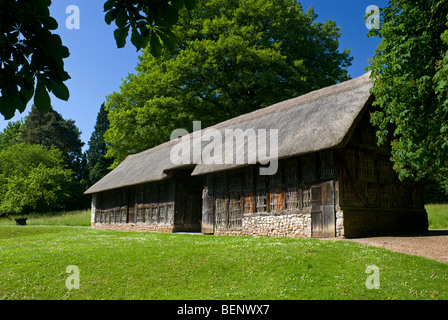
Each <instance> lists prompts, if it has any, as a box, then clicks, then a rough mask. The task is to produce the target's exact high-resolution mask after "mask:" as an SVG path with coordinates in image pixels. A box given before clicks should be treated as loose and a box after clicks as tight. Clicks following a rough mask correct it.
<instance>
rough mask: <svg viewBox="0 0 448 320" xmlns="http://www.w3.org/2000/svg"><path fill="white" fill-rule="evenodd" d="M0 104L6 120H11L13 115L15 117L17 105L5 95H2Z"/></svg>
mask: <svg viewBox="0 0 448 320" xmlns="http://www.w3.org/2000/svg"><path fill="white" fill-rule="evenodd" d="M0 106H2V107H1V110H0V111H1V113H2V115H3V116H4V117H5V120H9V119H11V118H12V117H14V114H15V111H16V107H15V105H14V104H13V103H12V102H11V100H9V99H8V98H7V97H5V96H1V97H0Z"/></svg>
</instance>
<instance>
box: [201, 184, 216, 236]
mask: <svg viewBox="0 0 448 320" xmlns="http://www.w3.org/2000/svg"><path fill="white" fill-rule="evenodd" d="M214 202H215V201H214V200H213V197H212V196H210V195H209V194H208V188H207V186H204V189H203V191H202V226H201V232H202V233H203V234H213V233H214V227H215V215H214V212H213V205H214Z"/></svg>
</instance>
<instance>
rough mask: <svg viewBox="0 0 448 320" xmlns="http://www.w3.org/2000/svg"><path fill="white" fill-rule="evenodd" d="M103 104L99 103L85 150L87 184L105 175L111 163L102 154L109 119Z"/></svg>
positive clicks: (105, 148) (104, 152) (104, 153)
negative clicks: (98, 109)
mask: <svg viewBox="0 0 448 320" xmlns="http://www.w3.org/2000/svg"><path fill="white" fill-rule="evenodd" d="M107 114H108V112H107V110H106V106H105V104H104V103H103V104H101V107H100V111H99V112H98V116H97V118H96V124H95V129H94V131H93V132H92V136H91V137H90V141H89V149H88V150H87V152H86V159H87V170H88V172H89V185H91V184H94V183H95V182H97V181H98V180H100V179H101V178H102V177H103V176H104V175H106V174H107V173H108V172H109V171H110V169H108V168H109V167H110V165H111V164H112V162H113V160H112V159H107V158H105V157H104V156H105V155H106V151H107V144H106V142H105V141H104V133H105V132H106V131H107V129H109V119H108V118H107Z"/></svg>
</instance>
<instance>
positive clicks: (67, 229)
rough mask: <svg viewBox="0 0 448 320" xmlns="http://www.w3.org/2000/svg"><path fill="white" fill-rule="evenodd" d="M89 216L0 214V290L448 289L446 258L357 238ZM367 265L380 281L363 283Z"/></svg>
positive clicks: (447, 292)
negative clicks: (212, 232) (135, 225)
mask: <svg viewBox="0 0 448 320" xmlns="http://www.w3.org/2000/svg"><path fill="white" fill-rule="evenodd" d="M426 208H427V211H428V218H429V223H430V228H431V229H444V228H445V229H447V228H448V205H427V206H426ZM89 225H90V212H89V211H85V210H83V211H74V212H66V213H52V214H46V215H43V216H42V215H30V216H28V221H27V226H15V222H14V221H10V220H8V219H6V218H3V219H0V284H1V285H0V299H282V300H285V299H384V300H386V299H448V264H447V263H442V262H437V261H433V260H430V259H426V258H421V257H416V256H411V255H406V254H402V253H396V252H391V251H388V250H384V249H380V248H375V247H370V246H365V245H362V244H358V243H353V242H348V241H332V240H317V239H290V238H269V237H230V236H203V235H193V234H158V233H132V232H119V231H108V230H98V229H91V228H89V227H86V226H89ZM70 265H75V266H77V267H78V268H79V271H80V288H79V289H72V290H69V289H67V287H66V280H67V278H68V277H69V276H70V275H71V274H69V273H66V268H67V267H68V266H70ZM371 265H375V266H377V267H378V268H379V281H380V288H379V289H368V288H367V287H366V280H367V278H368V277H369V276H370V274H369V273H366V268H367V267H368V266H371Z"/></svg>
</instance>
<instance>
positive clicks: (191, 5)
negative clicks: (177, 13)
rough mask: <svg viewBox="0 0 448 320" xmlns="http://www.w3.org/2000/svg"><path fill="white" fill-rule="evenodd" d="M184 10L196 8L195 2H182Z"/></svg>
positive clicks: (188, 0)
mask: <svg viewBox="0 0 448 320" xmlns="http://www.w3.org/2000/svg"><path fill="white" fill-rule="evenodd" d="M184 2H185V8H187V9H188V10H193V9H194V8H195V7H196V0H184Z"/></svg>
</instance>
